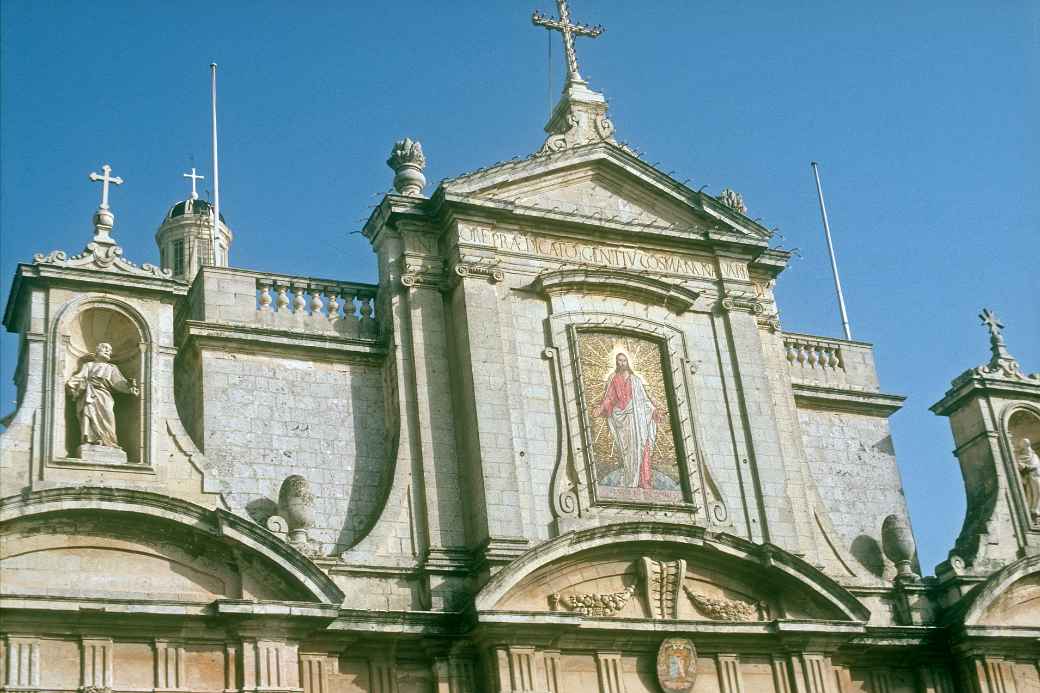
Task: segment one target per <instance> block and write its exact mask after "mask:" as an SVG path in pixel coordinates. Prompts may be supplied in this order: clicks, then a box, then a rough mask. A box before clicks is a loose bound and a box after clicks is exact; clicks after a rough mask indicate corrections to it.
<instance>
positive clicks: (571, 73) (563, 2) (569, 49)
mask: <svg viewBox="0 0 1040 693" xmlns="http://www.w3.org/2000/svg"><path fill="white" fill-rule="evenodd" d="M556 8H557V10H558V11H559V13H560V18H559V19H553V18H552V17H546V16H545V15H543V14H542V13H541V12H539V11H538V10H535V11H534V14H532V15H531V22H532V23H533V24H534V25H535V26H543V27H545V28H546V29H548V30H550V31H558V32H560V34H561V35H562V36H563V52H564V54H565V55H566V56H567V79H568V81H570V82H583V81H584V80H583V79H582V78H581V73H580V72H578V56H577V54H576V53H575V52H574V37H575V36H588V37H590V38H596V37H597V36H599V35H600V34H602V33H603V31H604V29H603V27H602V26H598V25H597V26H588V25H587V24H572V23H571V13H570V10H569V9H568V7H567V0H556Z"/></svg>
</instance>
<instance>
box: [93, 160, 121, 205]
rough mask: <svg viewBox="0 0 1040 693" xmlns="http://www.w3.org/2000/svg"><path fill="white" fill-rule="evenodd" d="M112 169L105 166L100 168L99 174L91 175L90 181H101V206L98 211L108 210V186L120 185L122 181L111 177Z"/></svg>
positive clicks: (117, 177)
mask: <svg viewBox="0 0 1040 693" xmlns="http://www.w3.org/2000/svg"><path fill="white" fill-rule="evenodd" d="M111 173H112V167H111V166H109V165H108V164H105V165H104V166H102V167H101V174H97V173H91V174H90V180H92V181H94V182H95V183H96V182H98V181H101V206H100V207H99V209H108V184H109V183H112V184H114V185H122V184H123V179H122V178H120V177H119V176H116V177H114V178H113V177H112V176H111Z"/></svg>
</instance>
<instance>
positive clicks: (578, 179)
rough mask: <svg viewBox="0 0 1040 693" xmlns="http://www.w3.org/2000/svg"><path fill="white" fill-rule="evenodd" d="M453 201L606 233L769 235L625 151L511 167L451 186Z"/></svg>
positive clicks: (572, 153)
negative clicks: (568, 220) (614, 229)
mask: <svg viewBox="0 0 1040 693" xmlns="http://www.w3.org/2000/svg"><path fill="white" fill-rule="evenodd" d="M442 189H443V191H444V193H445V195H446V196H448V197H449V198H452V197H454V198H464V199H466V201H468V202H471V203H476V204H479V203H480V201H485V202H487V203H488V204H489V206H496V207H502V206H506V207H508V208H511V209H514V210H516V211H518V212H523V213H526V214H534V215H537V214H538V213H539V212H543V213H545V214H551V215H554V216H555V215H563V216H565V217H572V218H573V219H574V220H575V221H584V222H586V223H594V224H597V225H601V226H608V227H609V226H613V225H617V226H625V227H628V228H631V227H644V228H646V229H647V230H650V231H654V230H656V231H669V232H671V233H676V234H681V235H687V236H691V235H692V236H696V237H705V236H706V235H708V236H710V235H714V234H718V235H722V236H729V237H730V238H728V240H735V241H738V242H739V241H740V240H744V241H748V242H753V243H755V244H756V245H761V244H764V243H765V242H766V241H768V239H769V238H770V236H771V233H770V232H769V231H768V230H767V229H765V228H764V227H762V226H761V225H759V224H758V223H756V222H754V221H752V220H751V219H749V218H747V217H746V216H745V215H744V214H743V213H742V212H741V211H740V209H739V206H736V207H733V206H730V204H728V203H727V202H724V201H723V199H727V200H729V201H730V202H732V198H729V197H727V196H722V197H720V199H716V198H715V197H712V196H711V195H708V194H706V193H703V192H699V191H697V190H693V189H692V188H689V187H687V186H686V185H684V184H683V183H681V182H679V181H677V180H675V179H673V178H671V177H670V176H668V175H667V174H665V173H663V172H661V171H659V170H658V169H656V168H654V167H653V166H651V165H649V164H647V163H646V162H644V161H642V160H641V159H639V158H638V157H636V156H634V155H633V154H631V153H630V152H629V151H628V150H627V149H625V148H623V147H621V146H618V145H615V144H612V143H607V142H604V143H600V144H595V145H589V146H585V147H577V148H574V149H568V150H565V151H563V152H558V153H554V154H548V155H539V156H534V157H530V158H528V159H522V160H516V161H509V162H505V163H502V164H497V165H495V166H492V167H489V168H486V169H481V170H479V171H475V172H473V173H469V174H465V175H463V176H459V177H457V178H453V179H449V180H446V181H445V182H444V183H443V184H442Z"/></svg>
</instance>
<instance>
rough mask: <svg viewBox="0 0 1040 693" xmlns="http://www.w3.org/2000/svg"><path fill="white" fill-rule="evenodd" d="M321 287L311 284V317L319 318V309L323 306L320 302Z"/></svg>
mask: <svg viewBox="0 0 1040 693" xmlns="http://www.w3.org/2000/svg"><path fill="white" fill-rule="evenodd" d="M321 292H322V287H321V286H319V285H318V284H311V315H313V316H316V317H317V316H320V315H321V309H322V308H323V307H324V305H323V304H322V302H321Z"/></svg>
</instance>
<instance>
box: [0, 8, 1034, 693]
mask: <svg viewBox="0 0 1040 693" xmlns="http://www.w3.org/2000/svg"><path fill="white" fill-rule="evenodd" d="M559 5H560V10H561V11H560V17H559V18H558V19H557V18H546V17H542V16H541V15H536V17H535V22H536V24H540V25H542V26H545V27H547V28H550V29H554V30H560V31H561V32H562V33H563V34H564V38H565V46H566V48H567V51H566V55H567V58H568V72H569V80H568V83H567V85H566V87H565V89H564V92H563V95H562V97H561V100H560V102H559V104H558V105H557V107H556V109H555V111H554V113H553V115H552V117H551V119H550V121H549V123H548V125H547V126H546V131H547V139H546V141H545V144H544V146H543V147H542V148H541V150H539V151H538V152H537V153H535V154H533V155H531V156H528V157H526V158H519V159H515V160H512V161H509V162H505V163H500V164H496V165H493V166H490V167H488V168H484V169H481V170H478V171H475V172H471V173H467V174H464V175H461V176H458V177H456V178H452V179H448V180H445V181H442V182H441V183H440V184H439V186H437V188H436V189H435V190H434V191H432V192H431V193H429V194H425V193H424V190H425V188H426V181H425V178H424V176H423V169H424V167H425V163H426V162H425V157H424V154H423V152H422V148H421V145H419V143H417V142H413V141H411V140H403V141H401V142H398V143H397V144H396V145H395V146H394V148H393V150H392V152H391V156H390V160H389V161H388V164H389V165H390V166H391V168H392V169H393V170H394V174H395V178H394V186H395V189H396V192H395V193H392V194H389V195H387V196H386V197H385V198H384V199H383V200H382V202H381V204H380V205H378V206H377V207H376V209H375V210H374V211H373V212H372V214H371V217H370V218H369V219H368V222H367V224H366V225H365V227H364V235H365V237H366V238H367V239H368V240H369V241H370V242H371V245H372V249H373V252H374V256H375V260H376V262H377V265H378V270H379V282H378V284H362V283H357V282H351V281H347V280H339V279H322V278H316V277H306V276H297V275H290V274H284V275H280V274H270V273H265V272H255V271H250V270H246V269H238V268H233V267H232V266H231V262H230V254H231V242H232V238H233V237H232V232H231V229H230V227H229V226H228V225H227V224H226V223H225V220H224V219H223V218H220V219H217V220H214V219H213V209H212V208H211V206H210V205H209V203H207V202H206V201H204V200H200V199H198V197H197V195H195V194H193V195H192V196H191V197H190V198H189V199H187V200H185V201H183V202H180V203H178V204H177V205H175V206H174V207H173V208H172V209H171V210H170V212H169V213H168V214H167V215H166V216H165V218H164V220H163V222H162V225H161V226H160V228H159V230H158V232H157V234H156V241H157V243H158V245H159V249H160V252H159V256H160V263H159V265H150V264H142V265H136V264H134V263H132V262H130V261H129V260H127V259H126V258H124V257H123V254H122V250H121V249H120V248H119V247H118V245H117V244H116V241H115V240H114V238H113V237H112V235H111V232H112V229H113V226H114V223H115V215H114V213H113V212H112V210H111V209H110V205H109V202H108V192H109V186H110V185H111V184H118V183H119V182H121V181H120V180H119V179H118V178H114V177H112V176H111V171H110V170H109V169H108V168H107V167H105V169H104V170H103V173H102V174H101V175H98V176H97V179H98V180H99V181H100V182H101V184H102V187H103V189H104V191H105V192H104V194H103V197H102V204H101V207H100V208H99V209H98V211H97V212H96V213H95V215H94V220H93V221H94V228H95V235H94V237H93V239H92V240H91V241H90V242H89V244H88V245H87V247H86V249H85V250H84V251H83V252H81V253H79V254H77V255H70V254H66V253H65V252H62V251H55V252H51V253H50V254H46V255H45V254H40V255H37V256H36V257H35V259H34V261H33V262H31V263H28V262H27V263H25V264H22V265H19V267H18V270H17V272H16V274H15V277H14V280H13V284H12V286H11V290H10V294H9V300H8V303H7V307H6V310H5V313H4V326H5V327H6V328H7V329H8V330H9V331H11V332H16V333H18V334H20V335H21V341H20V349H21V351H20V356H19V361H18V366H17V371H16V374H15V380H16V383H17V386H18V407H17V410H16V411H15V412H14V413H12V414H11V415H10V416H9V417H8V418H7V419H6V420H5V422H4V423H5V425H6V430H5V431H4V433H3V434H2V438H0V489H2V493H0V496H2V500H0V683H2V684H3V690H4V691H9V692H11V693H35V692H40V693H43V692H45V691H46V692H50V691H76V692H77V693H81V692H82V693H141V692H142V691H149V692H156V693H158V692H163V693H174V692H182V691H183V692H185V693H187V692H189V691H190V692H193V693H194V692H198V693H231V692H232V691H238V692H241V693H355V692H365V693H412V692H416V693H418V692H424V693H425V692H430V693H432V692H437V693H477V692H485V691H486V692H488V693H492V692H494V693H535V692H537V693H565V692H584V691H597V692H600V693H623V692H624V693H643V692H650V691H655V692H661V691H663V692H665V693H672V692H689V691H693V692H697V693H715V692H720V693H740V692H747V693H759V692H761V693H796V692H797V693H860V692H869V693H897V692H899V693H904V692H905V693H910V692H914V693H953V692H954V691H963V692H965V693H969V692H970V693H1011V692H1022V693H1024V692H1025V691H1040V458H1038V456H1037V451H1038V450H1040V376H1037V375H1027V374H1026V373H1024V372H1023V371H1022V369H1021V368H1020V366H1019V364H1018V362H1017V361H1016V360H1015V359H1014V358H1013V357H1012V356H1011V354H1010V353H1009V351H1008V348H1007V346H1006V345H1005V343H1004V339H1003V334H1002V331H1001V330H1002V327H1003V326H1002V325H1000V323H999V322H998V321H997V318H996V316H994V315H993V314H992V313H990V312H989V311H984V313H983V315H982V318H983V321H984V323H985V324H986V326H987V327H988V329H989V332H990V348H991V354H992V356H991V358H990V359H989V361H988V362H987V363H985V364H984V365H982V366H978V367H975V368H971V369H969V370H967V371H965V372H964V373H963V374H961V375H960V376H958V377H956V378H955V379H954V380H953V382H952V386H951V388H950V390H949V391H948V392H947V393H946V395H945V396H944V397H943V399H942V400H941V401H940V402H938V403H936V404H935V405H934V407H933V411H934V412H935V413H936V414H938V415H941V416H947V417H949V418H950V422H951V427H952V431H953V436H954V440H955V443H956V450H955V454H956V455H957V457H958V459H959V462H960V465H961V469H962V472H963V475H964V481H965V490H966V493H967V497H968V511H967V516H966V518H965V521H964V525H963V528H962V530H961V533H960V536H959V537H958V539H957V542H956V545H955V546H954V547H953V548H952V550H951V552H950V555H949V559H948V560H947V561H945V562H944V563H943V564H941V565H940V566H939V567H938V569H937V571H936V575H934V576H922V571H921V569H920V566H919V565H918V563H917V557H916V548H915V544H914V538H913V534H912V531H911V528H910V523H909V519H908V514H907V508H906V505H905V500H904V496H903V492H902V485H901V481H900V476H899V469H898V466H897V464H896V459H895V455H894V448H893V444H892V440H891V435H890V430H889V425H888V417H889V416H891V415H892V414H893V413H895V412H896V411H897V410H898V409H899V408H900V406H901V405H902V402H903V398H902V397H900V396H898V395H896V394H891V393H888V392H886V391H885V390H884V389H883V388H882V385H881V383H880V382H879V380H878V376H877V373H876V371H875V367H874V359H873V352H872V348H871V345H869V344H866V343H864V342H858V341H851V340H842V339H834V338H830V337H821V336H817V335H809V334H802V333H798V332H793V331H789V330H788V329H787V328H786V326H784V325H782V324H781V322H780V319H779V311H778V307H777V305H776V302H775V299H774V295H773V288H774V285H775V282H777V281H778V280H780V278H781V274H782V272H783V271H784V270H785V267H786V265H787V262H788V259H789V254H788V253H787V252H785V251H782V250H779V249H776V248H773V247H771V245H770V240H771V233H770V231H769V230H768V229H766V228H765V227H763V226H761V225H760V224H758V223H756V222H755V221H752V220H751V219H749V218H748V217H747V216H746V211H747V210H746V208H745V207H744V203H743V200H742V199H741V197H740V195H739V194H737V193H735V192H732V191H729V190H726V191H724V192H723V193H722V194H720V195H719V196H711V195H708V194H705V193H703V192H699V191H695V190H692V189H690V188H687V187H686V186H685V185H683V184H682V183H680V182H678V181H676V180H673V179H672V178H670V177H669V176H668V175H666V174H664V173H662V172H661V171H659V170H657V169H655V168H654V167H653V166H651V165H649V164H647V163H646V162H645V161H643V160H642V159H640V158H639V156H637V155H636V153H635V152H634V151H632V150H630V149H629V148H628V147H627V146H625V145H623V144H619V143H618V142H617V141H616V140H615V138H614V126H613V124H612V123H611V121H610V119H609V117H608V113H607V104H606V101H605V100H604V98H603V97H602V95H600V94H598V93H597V92H595V91H593V90H592V89H591V88H590V87H589V85H588V84H587V83H586V82H585V81H584V80H583V79H582V78H581V76H580V73H579V72H578V66H577V60H576V58H575V55H574V51H573V38H574V36H580V35H586V36H594V35H596V34H597V33H598V30H597V29H596V28H593V27H587V26H584V25H580V24H575V23H572V22H571V20H570V17H569V16H568V14H567V11H566V3H565V2H561V3H559ZM194 176H195V174H194V171H193V172H192V177H193V178H192V182H193V184H194V180H195V178H194ZM980 351H981V350H980Z"/></svg>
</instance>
